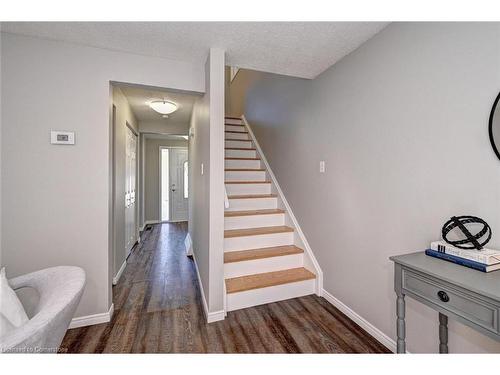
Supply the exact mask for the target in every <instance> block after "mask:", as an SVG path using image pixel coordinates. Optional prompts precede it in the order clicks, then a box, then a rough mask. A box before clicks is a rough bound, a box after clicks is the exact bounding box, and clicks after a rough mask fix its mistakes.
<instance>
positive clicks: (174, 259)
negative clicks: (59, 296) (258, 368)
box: [60, 223, 388, 353]
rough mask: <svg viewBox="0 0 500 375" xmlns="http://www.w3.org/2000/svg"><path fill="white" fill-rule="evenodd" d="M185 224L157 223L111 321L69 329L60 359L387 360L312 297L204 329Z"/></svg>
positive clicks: (122, 286) (117, 289)
mask: <svg viewBox="0 0 500 375" xmlns="http://www.w3.org/2000/svg"><path fill="white" fill-rule="evenodd" d="M186 233H187V225H186V223H176V224H158V225H153V226H151V230H148V231H145V232H143V234H142V240H141V243H140V244H139V245H138V246H137V247H136V248H135V249H134V251H133V252H132V253H131V254H130V256H129V258H128V260H127V267H126V268H125V271H124V272H123V274H122V277H121V279H120V281H119V282H118V284H117V285H116V286H114V287H113V303H114V305H115V313H114V315H113V317H112V320H111V322H109V323H105V324H98V325H94V326H89V327H81V328H75V329H70V330H68V332H67V333H66V336H65V338H64V340H63V343H62V344H61V348H60V352H61V353H308V352H310V353H357V352H361V353H387V352H388V350H387V349H386V348H385V347H384V346H383V345H382V344H380V343H379V342H378V341H376V340H375V339H374V338H373V337H371V336H370V335H369V334H368V333H367V332H365V331H364V330H363V329H361V328H360V327H359V326H358V325H357V324H356V323H354V322H353V321H352V320H350V319H349V318H348V317H347V316H345V315H344V314H342V312H340V311H339V310H338V309H336V308H335V307H334V306H332V305H331V304H329V303H328V302H327V301H326V300H325V299H323V298H321V297H318V296H313V295H311V296H306V297H300V298H294V299H291V300H287V301H281V302H275V303H272V304H267V305H262V306H255V307H251V308H248V309H243V310H238V311H232V312H229V313H228V315H227V318H226V319H225V320H223V321H220V322H215V323H210V324H207V323H206V320H205V315H204V312H203V305H202V302H201V301H202V298H201V292H200V289H199V287H198V279H197V275H196V269H195V266H194V262H193V260H192V259H191V258H189V257H186V255H185V250H184V238H185V236H186Z"/></svg>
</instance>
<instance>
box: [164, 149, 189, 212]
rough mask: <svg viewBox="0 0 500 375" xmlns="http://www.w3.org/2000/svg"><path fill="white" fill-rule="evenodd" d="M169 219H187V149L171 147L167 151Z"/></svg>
mask: <svg viewBox="0 0 500 375" xmlns="http://www.w3.org/2000/svg"><path fill="white" fill-rule="evenodd" d="M169 166H170V168H169V169H170V173H169V175H170V176H169V177H170V178H169V180H170V181H169V183H170V212H171V215H170V221H187V219H188V183H189V182H188V170H189V164H188V150H187V149H185V148H171V149H170V153H169Z"/></svg>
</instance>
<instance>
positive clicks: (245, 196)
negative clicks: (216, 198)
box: [227, 194, 278, 199]
mask: <svg viewBox="0 0 500 375" xmlns="http://www.w3.org/2000/svg"><path fill="white" fill-rule="evenodd" d="M277 196H278V194H243V195H228V196H227V198H228V199H264V198H276V197H277Z"/></svg>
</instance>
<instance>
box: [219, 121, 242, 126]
mask: <svg viewBox="0 0 500 375" xmlns="http://www.w3.org/2000/svg"><path fill="white" fill-rule="evenodd" d="M224 125H226V126H245V125H243V124H228V123H227V122H225V123H224Z"/></svg>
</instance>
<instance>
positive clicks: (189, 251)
mask: <svg viewBox="0 0 500 375" xmlns="http://www.w3.org/2000/svg"><path fill="white" fill-rule="evenodd" d="M184 246H185V247H186V255H188V256H190V255H193V241H192V240H191V236H190V234H189V232H188V234H186V238H185V239H184Z"/></svg>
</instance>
